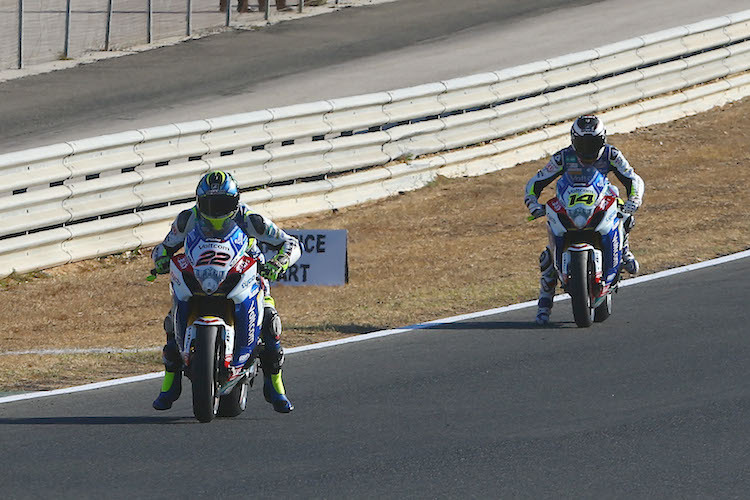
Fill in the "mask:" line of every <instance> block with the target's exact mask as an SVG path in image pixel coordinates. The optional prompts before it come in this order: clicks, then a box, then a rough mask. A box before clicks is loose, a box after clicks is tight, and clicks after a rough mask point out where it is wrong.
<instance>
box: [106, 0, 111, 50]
mask: <svg viewBox="0 0 750 500" xmlns="http://www.w3.org/2000/svg"><path fill="white" fill-rule="evenodd" d="M111 36H112V0H109V1H108V2H107V31H106V33H105V35H104V50H109V41H110V37H111Z"/></svg>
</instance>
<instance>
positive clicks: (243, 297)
mask: <svg viewBox="0 0 750 500" xmlns="http://www.w3.org/2000/svg"><path fill="white" fill-rule="evenodd" d="M251 245H252V240H250V239H249V238H248V236H247V235H246V234H245V233H244V232H243V231H242V230H241V229H240V228H239V226H237V224H236V223H234V221H232V220H229V221H228V222H227V223H226V224H224V226H223V227H222V228H221V229H219V230H216V229H215V228H213V226H211V225H210V223H208V222H205V221H201V222H200V223H198V224H196V226H195V228H193V229H192V230H191V231H190V232H188V234H187V236H186V239H185V253H181V254H177V255H174V256H173V257H172V260H171V262H170V280H171V282H170V291H171V293H172V295H173V298H174V303H175V304H176V310H174V311H173V318H174V321H175V323H177V322H178V321H183V322H184V323H183V324H186V325H187V328H185V331H184V335H183V336H182V338H180V334H179V332H180V329H179V328H177V327H176V326H177V325H176V324H175V330H174V331H175V332H176V335H175V337H176V341H177V345H178V347H179V348H180V351H181V354H182V360H183V363H184V373H185V375H186V376H187V377H188V379H190V381H191V384H192V392H193V413H194V415H195V417H196V418H197V419H198V420H199V421H201V422H210V421H211V420H213V418H214V417H215V416H224V417H234V416H237V415H239V414H240V413H242V412H243V411H244V410H245V408H246V405H247V395H248V388H249V387H250V386H252V384H253V382H254V379H255V376H256V375H257V374H258V369H259V365H260V362H259V358H260V353H261V351H262V349H263V348H264V345H263V341H262V335H261V330H262V327H263V319H264V318H263V310H264V307H263V299H264V297H265V291H264V289H263V287H262V286H261V284H260V280H259V279H258V271H259V266H260V265H261V264H262V263H261V262H259V261H258V260H256V259H254V258H253V257H251V256H250V255H248V254H247V250H248V248H250V247H251ZM152 273H153V271H152ZM153 278H154V276H150V277H149V280H151V281H153ZM244 332H247V335H245V334H244Z"/></svg>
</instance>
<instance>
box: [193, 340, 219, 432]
mask: <svg viewBox="0 0 750 500" xmlns="http://www.w3.org/2000/svg"><path fill="white" fill-rule="evenodd" d="M217 337H218V328H217V327H215V326H198V328H197V332H196V335H195V341H194V342H195V352H194V353H193V356H192V359H191V361H190V375H191V379H192V381H193V414H194V415H195V418H197V419H198V420H199V421H200V422H210V421H211V420H213V419H214V417H215V416H216V412H217V411H218V409H219V396H218V390H219V387H218V375H219V374H218V369H219V363H220V358H221V351H220V349H218V348H217V345H216V339H217Z"/></svg>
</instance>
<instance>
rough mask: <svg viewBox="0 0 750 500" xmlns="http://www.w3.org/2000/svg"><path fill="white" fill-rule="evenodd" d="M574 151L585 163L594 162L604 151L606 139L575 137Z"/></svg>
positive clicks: (585, 136) (592, 136)
mask: <svg viewBox="0 0 750 500" xmlns="http://www.w3.org/2000/svg"><path fill="white" fill-rule="evenodd" d="M573 149H575V150H576V155H578V158H580V159H581V161H583V162H589V163H591V162H594V161H596V160H598V159H599V157H600V156H601V155H602V152H603V151H604V137H603V136H601V135H574V136H573Z"/></svg>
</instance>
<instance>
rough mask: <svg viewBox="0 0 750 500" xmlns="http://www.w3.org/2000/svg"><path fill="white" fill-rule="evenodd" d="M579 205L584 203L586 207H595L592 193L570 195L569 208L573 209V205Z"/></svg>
mask: <svg viewBox="0 0 750 500" xmlns="http://www.w3.org/2000/svg"><path fill="white" fill-rule="evenodd" d="M577 203H583V204H584V205H593V204H594V195H593V194H591V193H586V194H576V193H573V194H571V195H570V199H569V200H568V206H569V207H572V206H573V205H575V204H577Z"/></svg>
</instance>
